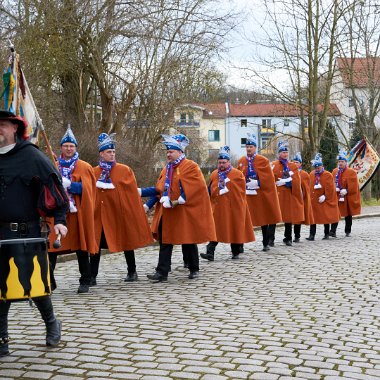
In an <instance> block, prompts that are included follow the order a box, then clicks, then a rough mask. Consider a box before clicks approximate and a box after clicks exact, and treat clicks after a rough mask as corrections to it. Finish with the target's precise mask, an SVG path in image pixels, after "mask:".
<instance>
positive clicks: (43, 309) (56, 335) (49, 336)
mask: <svg viewBox="0 0 380 380" xmlns="http://www.w3.org/2000/svg"><path fill="white" fill-rule="evenodd" d="M33 301H34V303H35V304H36V306H37V308H38V310H39V311H40V313H41V317H42V319H43V320H44V322H45V325H46V345H47V346H51V347H55V346H57V345H58V343H59V342H60V340H61V327H62V322H61V321H59V320H58V319H57V318H56V317H55V315H54V310H53V304H52V303H51V298H50V297H49V296H48V297H41V298H35V299H34V300H33Z"/></svg>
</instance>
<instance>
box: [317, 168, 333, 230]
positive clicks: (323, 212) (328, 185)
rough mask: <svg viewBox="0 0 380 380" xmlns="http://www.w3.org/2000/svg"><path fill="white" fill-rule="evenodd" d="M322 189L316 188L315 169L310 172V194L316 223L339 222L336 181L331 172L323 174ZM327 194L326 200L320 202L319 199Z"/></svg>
mask: <svg viewBox="0 0 380 380" xmlns="http://www.w3.org/2000/svg"><path fill="white" fill-rule="evenodd" d="M320 184H321V186H322V188H321V189H315V188H314V186H315V170H313V171H312V172H311V173H310V196H311V207H312V208H313V218H314V224H331V223H337V222H339V208H338V200H337V198H336V194H335V192H336V191H335V183H334V180H333V176H332V175H331V173H330V172H328V171H326V170H325V171H324V172H323V173H322V175H321V180H320ZM321 195H325V197H326V200H325V201H324V202H323V203H319V202H318V199H319V197H320V196H321Z"/></svg>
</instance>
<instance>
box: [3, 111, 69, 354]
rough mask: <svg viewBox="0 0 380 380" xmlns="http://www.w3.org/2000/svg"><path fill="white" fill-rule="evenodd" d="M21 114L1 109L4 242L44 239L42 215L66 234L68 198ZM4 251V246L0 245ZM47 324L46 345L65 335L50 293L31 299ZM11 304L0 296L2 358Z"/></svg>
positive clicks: (57, 175) (6, 350)
mask: <svg viewBox="0 0 380 380" xmlns="http://www.w3.org/2000/svg"><path fill="white" fill-rule="evenodd" d="M26 129H27V126H26V122H25V121H24V119H23V118H21V117H19V116H15V115H14V114H13V113H11V112H8V111H0V243H1V241H2V240H8V239H19V238H40V237H41V227H40V216H52V217H54V232H55V233H56V234H57V235H58V234H61V236H62V237H64V236H65V235H66V233H67V228H66V226H65V224H66V218H65V214H66V210H67V207H68V199H67V197H66V195H65V191H64V188H63V186H62V184H61V180H60V176H59V174H58V172H57V170H56V168H55V166H54V165H53V164H52V163H51V162H50V161H49V160H48V158H47V157H46V156H45V155H44V154H43V153H41V152H40V151H39V150H38V148H37V147H36V146H35V145H33V144H32V143H30V142H29V141H27V131H26ZM0 254H1V247H0ZM33 301H34V303H35V304H36V306H37V308H38V309H39V311H40V313H41V317H42V319H43V320H44V322H45V325H46V345H47V346H56V345H57V344H58V343H59V341H60V339H61V322H60V321H59V320H57V319H56V317H55V315H54V310H53V304H52V302H51V298H50V296H49V295H47V296H43V297H38V298H33ZM10 305H11V302H10V301H4V300H0V356H5V355H8V354H9V350H8V341H9V337H8V312H9V308H10Z"/></svg>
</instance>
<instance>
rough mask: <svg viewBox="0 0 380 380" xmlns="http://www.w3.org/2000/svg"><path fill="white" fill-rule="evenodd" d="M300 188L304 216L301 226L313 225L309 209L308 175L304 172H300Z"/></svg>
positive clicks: (311, 212) (311, 211)
mask: <svg viewBox="0 0 380 380" xmlns="http://www.w3.org/2000/svg"><path fill="white" fill-rule="evenodd" d="M299 173H300V176H301V188H302V197H303V210H304V214H305V220H304V221H303V224H307V225H310V224H314V220H313V209H312V207H311V198H310V176H309V173H307V172H305V170H301V171H300V172H299Z"/></svg>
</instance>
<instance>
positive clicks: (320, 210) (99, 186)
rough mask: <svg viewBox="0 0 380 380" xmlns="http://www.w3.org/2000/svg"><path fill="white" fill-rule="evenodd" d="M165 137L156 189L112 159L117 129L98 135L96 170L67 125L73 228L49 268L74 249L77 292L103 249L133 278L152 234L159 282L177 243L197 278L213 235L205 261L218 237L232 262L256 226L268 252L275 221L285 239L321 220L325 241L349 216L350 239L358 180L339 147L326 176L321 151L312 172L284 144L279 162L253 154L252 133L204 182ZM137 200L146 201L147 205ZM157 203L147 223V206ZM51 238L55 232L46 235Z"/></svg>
mask: <svg viewBox="0 0 380 380" xmlns="http://www.w3.org/2000/svg"><path fill="white" fill-rule="evenodd" d="M163 144H164V145H165V147H166V149H167V151H166V152H167V164H166V166H165V167H164V168H163V169H162V171H161V173H160V175H159V178H158V180H157V182H156V185H155V186H153V187H148V188H142V189H141V188H138V186H137V183H136V179H135V176H134V173H133V171H132V169H131V168H129V167H128V166H126V165H123V164H120V163H118V162H116V159H115V147H116V146H115V140H114V136H113V135H108V134H105V133H102V134H101V135H100V136H99V138H98V148H99V155H100V160H99V165H98V166H96V167H95V168H92V167H91V166H90V165H89V164H87V163H86V162H84V161H82V160H80V159H79V154H78V152H77V146H78V143H77V141H76V139H75V136H74V134H73V133H72V131H71V129H70V128H68V130H67V132H66V134H65V135H64V137H63V138H62V140H61V156H60V157H59V159H58V168H59V171H60V173H61V175H62V179H63V185H64V187H65V189H66V191H67V194H68V197H69V200H70V211H69V213H68V215H67V227H68V231H69V232H68V234H67V236H66V238H65V239H63V240H62V246H61V247H60V248H58V249H54V248H52V249H50V251H49V255H50V261H51V262H52V266H53V267H55V263H56V258H57V254H60V253H66V252H76V254H77V258H78V264H79V271H80V274H81V277H80V280H79V281H80V286H79V288H78V293H86V292H88V290H89V287H90V286H94V285H96V277H97V274H98V269H99V261H100V252H101V248H108V249H109V251H110V252H120V251H124V254H125V258H126V262H127V266H128V275H127V277H126V278H125V281H127V282H128V281H136V280H137V273H136V263H135V255H134V250H135V249H137V248H140V247H143V246H146V245H148V244H150V243H152V242H153V238H154V239H155V240H157V241H158V242H159V257H158V264H157V267H156V270H155V272H154V273H153V274H150V275H148V278H149V279H150V280H152V281H154V282H162V281H166V280H167V278H168V274H169V272H170V271H171V255H172V250H173V246H174V245H178V244H180V245H182V253H183V259H184V265H185V267H187V268H188V269H189V275H188V277H189V279H194V278H197V277H198V276H199V254H198V246H197V244H199V243H205V242H209V243H208V245H207V251H206V253H201V255H200V256H201V257H202V258H204V259H206V260H209V261H213V260H214V253H215V248H216V246H217V244H218V242H223V243H230V244H231V251H232V259H236V258H238V257H239V254H240V253H242V252H243V251H244V246H243V245H244V243H248V242H252V241H254V240H255V236H254V232H253V227H255V226H260V227H261V230H262V236H263V251H268V250H269V249H270V247H271V246H274V241H275V230H276V224H277V223H279V222H284V224H285V233H284V239H283V241H284V243H285V244H286V245H292V242H299V241H300V231H301V224H306V225H310V236H309V237H308V238H307V239H308V240H314V238H315V233H316V225H317V224H324V239H327V238H329V237H330V236H333V237H336V228H337V225H338V222H339V219H340V217H345V222H346V223H345V233H346V236H349V234H350V232H351V224H352V216H353V215H357V214H359V213H360V191H359V185H358V180H357V177H356V173H355V172H354V171H353V170H352V169H350V168H348V167H347V159H346V156H345V155H344V154H343V153H341V154H340V155H339V156H338V167H337V168H336V169H335V170H334V171H333V173H332V174H331V173H329V172H328V171H326V170H325V169H324V167H323V163H322V157H321V155H319V154H317V156H316V158H315V160H313V161H312V165H313V167H314V170H313V171H312V172H311V173H310V175H309V174H308V173H306V172H305V171H304V170H302V158H301V156H300V154H299V153H298V154H296V155H295V157H294V159H293V160H292V161H289V151H288V146H287V144H286V143H284V142H280V143H279V147H278V160H276V161H275V162H273V163H270V162H269V160H268V159H267V158H265V157H264V156H262V155H260V154H257V153H256V147H257V144H256V138H255V136H254V135H251V134H248V137H247V140H246V150H247V155H246V156H243V157H241V158H240V159H239V161H238V164H237V167H236V168H234V167H232V165H231V161H230V159H231V157H230V149H229V147H227V146H224V147H221V148H220V151H219V155H218V168H217V169H216V170H215V171H213V172H212V173H211V176H210V180H209V184H208V186H207V184H206V182H205V179H204V177H203V175H202V172H201V170H200V168H199V166H198V165H197V164H196V163H195V162H194V161H191V160H189V159H187V158H186V155H185V148H186V146H187V145H188V144H189V140H188V139H187V137H186V136H184V135H183V134H177V135H174V136H168V135H163ZM140 197H149V200H148V201H147V202H146V204H144V205H143V204H142V202H141V199H140ZM153 205H155V212H154V216H153V220H152V223H151V226H149V224H148V220H147V217H146V212H147V211H148V210H149V209H150V208H152V207H153ZM330 225H331V228H330ZM293 226H294V239H293V238H292V234H293ZM54 239H55V237H54V236H51V242H53V240H54ZM51 247H52V244H51Z"/></svg>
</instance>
